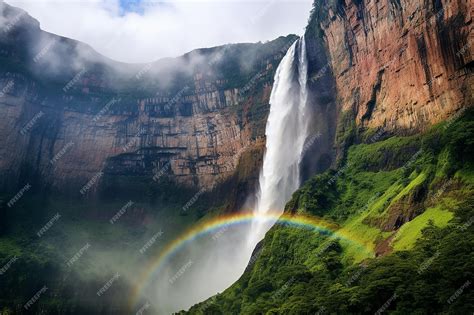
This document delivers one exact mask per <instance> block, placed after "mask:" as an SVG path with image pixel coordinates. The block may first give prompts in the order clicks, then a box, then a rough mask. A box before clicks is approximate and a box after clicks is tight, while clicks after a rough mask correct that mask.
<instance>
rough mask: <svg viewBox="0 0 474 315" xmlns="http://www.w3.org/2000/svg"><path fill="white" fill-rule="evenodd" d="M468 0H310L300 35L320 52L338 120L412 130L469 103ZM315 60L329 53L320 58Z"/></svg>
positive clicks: (319, 73) (472, 52) (473, 50)
mask: <svg viewBox="0 0 474 315" xmlns="http://www.w3.org/2000/svg"><path fill="white" fill-rule="evenodd" d="M473 10H474V7H473V3H472V1H464V0H455V1H445V0H437V1H405V0H380V1H371V0H357V1H356V0H335V1H329V0H324V1H316V2H315V9H314V10H313V12H312V16H311V19H310V23H309V26H308V28H307V31H306V36H307V37H308V38H310V39H311V40H313V41H315V42H318V41H322V42H323V43H324V46H325V50H324V51H325V53H324V54H322V57H319V58H318V60H317V62H316V61H315V63H318V64H317V65H316V66H315V69H314V71H313V74H312V75H313V78H314V80H320V79H321V78H323V77H324V76H326V75H328V76H329V72H332V73H331V76H332V80H333V84H334V88H335V90H336V98H337V110H338V113H339V114H340V115H339V117H340V118H339V119H340V120H339V123H341V117H342V115H341V114H342V113H349V115H350V116H351V117H352V118H353V119H354V120H355V123H356V125H357V126H359V127H363V128H380V127H382V128H384V129H385V130H386V131H389V132H394V131H397V132H415V131H420V130H424V129H426V128H427V127H428V126H430V125H432V124H434V123H437V122H440V121H442V120H445V119H446V118H447V117H449V116H451V115H453V114H454V113H456V112H457V111H459V110H460V109H461V108H465V107H467V106H471V105H472V104H473V89H472V87H473V86H474V80H473V76H472V72H473V66H474V59H473V58H474V47H473V45H474V43H473V39H474V34H473V32H472V28H473V25H472V16H473ZM321 59H327V60H328V63H327V64H325V63H324V62H323V61H321Z"/></svg>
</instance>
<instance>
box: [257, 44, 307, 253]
mask: <svg viewBox="0 0 474 315" xmlns="http://www.w3.org/2000/svg"><path fill="white" fill-rule="evenodd" d="M307 70H308V61H307V57H306V43H305V39H304V36H303V37H301V38H300V39H299V40H297V41H296V42H295V43H293V45H292V46H291V47H290V49H289V50H288V52H287V53H286V55H285V57H284V58H283V59H282V61H281V63H280V65H279V66H278V69H277V71H276V74H275V83H274V85H273V89H272V93H271V96H270V114H269V116H268V121H267V126H266V130H265V135H266V152H265V156H264V159H263V168H262V170H261V172H260V178H259V191H258V193H257V202H256V206H255V208H254V214H255V217H256V218H257V219H258V217H259V216H262V217H263V216H264V215H265V214H266V213H268V212H278V213H282V212H283V208H284V206H285V204H286V203H287V202H288V200H289V199H290V198H291V195H292V194H293V192H294V191H295V190H296V189H298V187H299V185H300V170H299V169H300V167H299V166H300V162H301V159H302V155H303V153H304V152H303V151H304V144H305V140H306V138H307V137H308V132H309V131H308V130H309V122H310V112H309V108H308V102H307V97H308V89H307V73H308V71H307ZM255 221H256V222H255V223H254V226H253V228H252V231H251V233H250V234H251V235H250V239H249V240H250V241H249V242H250V244H255V243H256V242H258V241H259V240H260V239H261V238H263V235H264V233H265V232H266V231H267V230H268V228H270V226H271V225H272V224H273V223H274V222H270V223H268V222H267V223H266V224H263V223H261V222H259V220H255Z"/></svg>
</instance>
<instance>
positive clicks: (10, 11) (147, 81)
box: [0, 3, 296, 196]
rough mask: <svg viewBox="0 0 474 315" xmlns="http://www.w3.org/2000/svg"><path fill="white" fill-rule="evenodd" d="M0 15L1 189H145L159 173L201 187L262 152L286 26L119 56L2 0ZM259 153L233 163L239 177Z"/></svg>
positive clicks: (287, 41) (287, 40) (250, 174)
mask: <svg viewBox="0 0 474 315" xmlns="http://www.w3.org/2000/svg"><path fill="white" fill-rule="evenodd" d="M1 16H2V22H3V23H4V31H3V32H1V34H0V62H1V63H0V86H1V87H2V89H3V90H2V93H1V95H0V112H2V115H1V117H0V132H1V133H2V135H3V136H2V137H1V138H0V157H1V158H0V174H1V175H2V176H1V179H2V180H1V183H0V184H1V187H2V190H13V191H14V190H16V188H17V187H20V186H21V187H22V186H24V185H25V183H27V182H29V183H31V184H32V186H36V187H42V188H43V189H44V187H47V189H48V190H50V191H58V192H61V193H68V194H72V195H76V196H80V195H81V194H91V195H93V194H94V192H97V191H102V192H105V193H107V192H110V193H111V194H120V191H121V189H124V190H127V191H128V192H129V193H133V192H136V193H138V194H143V191H144V190H150V187H152V186H155V187H156V186H157V185H159V184H160V182H162V181H171V182H172V183H173V184H175V185H178V186H181V187H187V188H190V189H195V190H200V189H203V190H210V189H211V188H213V187H214V186H215V185H216V184H220V183H224V182H226V181H229V180H230V179H231V178H232V176H234V175H236V169H237V166H238V164H239V160H240V158H241V157H242V156H244V155H245V154H248V152H253V151H255V150H257V151H258V153H257V155H259V156H261V155H262V154H263V147H262V145H261V142H262V140H261V138H262V137H263V136H264V131H265V130H264V129H265V121H266V116H267V113H268V108H269V106H268V101H269V94H270V91H271V84H272V81H273V75H274V71H275V68H276V66H277V65H278V63H279V60H280V59H281V58H282V57H283V55H284V53H285V52H286V49H288V47H289V45H291V43H292V42H293V41H294V40H295V38H296V37H295V36H288V37H281V38H279V39H277V40H274V41H271V42H268V43H263V44H262V43H256V44H235V45H226V46H221V47H214V48H209V49H198V50H195V51H192V52H190V53H188V54H186V55H184V56H181V57H178V58H167V59H163V60H159V61H157V62H153V63H150V64H123V63H118V62H115V61H112V60H109V59H107V58H105V57H103V56H100V55H99V54H97V53H96V52H95V51H94V50H93V49H91V48H90V47H88V46H87V45H84V44H82V43H79V42H76V41H73V40H70V39H67V38H62V37H59V36H56V35H53V34H49V33H46V32H44V31H42V30H41V29H40V28H39V23H38V22H37V21H35V20H34V19H33V18H31V17H30V16H28V15H27V14H26V13H25V12H22V11H21V10H19V9H16V8H13V7H11V6H8V5H6V4H3V3H2V4H1ZM58 60H61V62H58ZM260 158H261V157H260ZM258 160H259V158H258V157H257V158H256V159H254V161H251V162H252V163H253V166H252V165H250V164H252V163H250V164H249V165H242V168H244V169H245V168H247V170H246V171H245V174H246V175H245V176H247V177H246V178H244V179H242V178H241V179H240V182H243V183H244V184H243V185H247V186H248V187H250V185H251V184H248V183H251V182H252V180H253V179H252V178H256V176H257V174H258V168H259V163H258ZM255 161H257V162H255ZM248 168H250V169H248ZM88 184H90V185H88ZM249 189H250V188H249Z"/></svg>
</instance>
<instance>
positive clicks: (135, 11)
mask: <svg viewBox="0 0 474 315" xmlns="http://www.w3.org/2000/svg"><path fill="white" fill-rule="evenodd" d="M0 1H1V0H0ZM5 2H7V3H9V4H11V5H14V6H17V7H20V8H22V9H24V10H26V11H27V12H28V13H29V14H30V15H31V16H33V17H34V18H36V19H37V20H38V21H39V22H40V24H41V28H42V29H43V30H45V31H48V32H51V33H55V34H58V35H61V36H65V37H69V38H73V39H76V40H79V41H82V42H85V43H87V44H89V45H91V46H92V47H93V48H94V49H95V50H97V51H98V52H99V53H101V54H103V55H105V56H107V57H109V58H112V59H114V60H118V61H123V62H140V63H142V62H151V61H154V60H157V59H160V58H163V57H175V56H179V55H182V54H184V53H186V52H189V51H191V50H193V49H196V48H203V47H213V46H218V45H224V44H229V43H241V42H258V41H262V42H264V41H267V40H272V39H274V38H277V37H278V36H282V35H288V34H291V33H293V34H298V35H301V34H302V33H303V30H304V27H305V26H306V23H307V21H308V17H309V12H310V10H311V5H312V0H5Z"/></svg>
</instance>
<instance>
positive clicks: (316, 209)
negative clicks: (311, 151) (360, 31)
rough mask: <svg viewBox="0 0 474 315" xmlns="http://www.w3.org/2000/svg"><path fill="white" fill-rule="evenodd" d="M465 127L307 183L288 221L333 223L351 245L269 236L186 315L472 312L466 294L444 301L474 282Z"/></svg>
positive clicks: (388, 146)
mask: <svg viewBox="0 0 474 315" xmlns="http://www.w3.org/2000/svg"><path fill="white" fill-rule="evenodd" d="M473 117H474V114H473V111H468V112H467V113H466V114H465V115H464V116H463V117H462V118H460V119H458V120H456V121H454V122H447V123H444V124H441V125H438V126H435V127H434V128H433V129H432V130H430V131H429V132H427V133H425V134H423V135H416V136H411V137H391V138H389V139H385V140H383V141H379V142H376V143H371V144H358V145H353V146H352V147H350V148H349V151H348V155H347V159H346V163H345V165H346V166H344V167H341V168H340V170H339V172H335V171H328V172H327V173H324V174H321V175H318V176H316V177H314V178H312V179H311V180H309V181H308V182H307V183H305V185H304V186H303V187H302V188H301V189H300V190H298V191H297V192H296V193H295V194H294V196H293V198H292V200H291V201H290V202H289V203H288V205H287V211H288V212H293V213H304V214H310V215H314V216H318V217H323V218H324V219H326V220H328V221H333V222H335V223H337V224H339V226H340V227H341V228H340V230H339V231H338V232H340V233H341V234H343V235H345V236H347V237H348V238H349V239H350V240H351V241H347V240H346V241H344V240H341V241H339V242H335V243H334V242H333V243H332V244H331V243H329V242H330V241H331V239H330V236H328V235H321V234H316V233H313V232H310V231H306V230H304V231H303V230H298V229H297V228H294V227H293V228H290V227H283V226H275V227H274V228H272V229H271V230H270V231H269V232H268V233H267V235H266V237H265V239H264V241H263V249H262V250H261V251H260V255H259V257H258V259H257V260H256V262H255V264H254V265H253V267H252V268H251V269H250V270H248V271H247V272H246V273H245V274H244V275H243V276H242V278H241V279H240V280H239V281H238V282H237V283H235V284H234V285H233V286H232V287H231V288H229V289H228V290H226V291H225V292H223V293H222V294H220V295H218V296H216V297H214V298H213V299H211V300H208V301H205V302H203V303H201V304H199V305H197V306H194V307H193V308H192V309H191V310H190V311H189V313H190V314H314V313H315V312H319V311H324V312H325V313H337V314H344V313H353V314H362V313H369V312H372V313H373V312H376V311H377V310H378V309H379V308H380V307H381V306H382V305H383V304H384V303H386V302H387V301H388V300H390V299H391V298H392V297H393V296H394V294H396V295H395V298H393V299H392V302H391V303H389V304H390V305H389V306H388V308H387V310H388V311H391V312H393V313H394V314H408V313H412V314H415V313H416V314H433V313H437V312H445V313H449V314H461V313H467V312H472V311H473V310H474V294H473V291H472V290H470V287H469V284H468V287H467V288H465V289H464V291H463V294H461V295H459V297H458V298H457V299H455V300H454V301H453V302H452V303H448V299H449V298H450V297H451V296H452V295H453V294H454V293H455V292H456V290H458V289H459V288H460V287H462V286H463V285H465V284H466V281H468V280H471V281H472V276H473V272H474V270H473V268H472V266H471V264H472V261H473V259H474V254H473V252H472V248H473V246H474V236H473V227H472V226H471V225H470V224H469V222H471V223H472V217H473V215H474V209H473V200H474V176H473V174H474V173H473V172H474V165H473V161H472V156H473V153H474V147H473V141H474V140H473V139H474V122H473ZM360 243H362V244H364V246H365V247H366V248H367V249H370V250H371V251H374V252H370V251H363V250H361V247H360V246H356V245H355V244H360ZM329 245H330V246H329ZM375 256H377V257H375Z"/></svg>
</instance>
